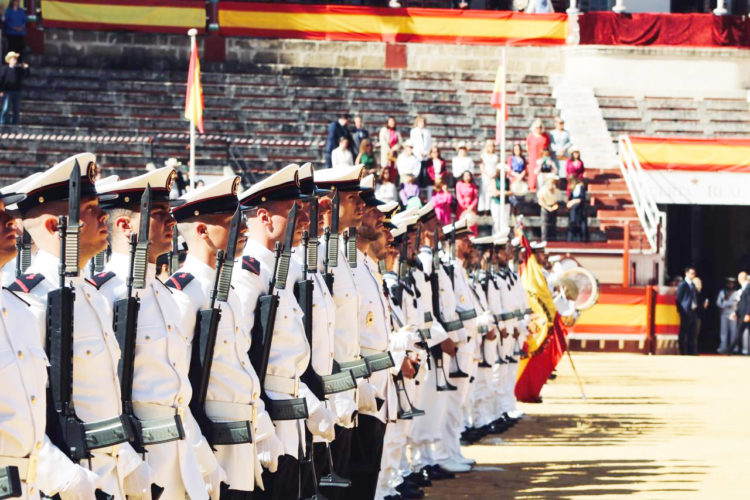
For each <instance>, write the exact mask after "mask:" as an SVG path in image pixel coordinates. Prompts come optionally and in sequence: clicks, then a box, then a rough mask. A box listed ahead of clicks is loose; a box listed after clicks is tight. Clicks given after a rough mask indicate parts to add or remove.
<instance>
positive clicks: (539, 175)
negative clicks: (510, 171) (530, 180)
mask: <svg viewBox="0 0 750 500" xmlns="http://www.w3.org/2000/svg"><path fill="white" fill-rule="evenodd" d="M534 173H535V174H536V180H537V183H538V185H540V186H541V185H543V184H544V178H545V177H546V176H548V175H551V174H555V176H557V166H556V165H555V162H554V160H553V159H552V154H551V153H550V150H549V149H545V150H543V151H542V156H541V157H540V158H539V159H538V160H537V161H536V168H535V169H534Z"/></svg>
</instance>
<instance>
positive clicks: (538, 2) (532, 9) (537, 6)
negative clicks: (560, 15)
mask: <svg viewBox="0 0 750 500" xmlns="http://www.w3.org/2000/svg"><path fill="white" fill-rule="evenodd" d="M528 2H529V3H528V4H527V5H526V12H527V13H529V14H551V13H552V12H555V9H554V7H553V6H552V0H528Z"/></svg>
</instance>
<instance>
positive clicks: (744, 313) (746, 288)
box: [729, 271, 750, 354]
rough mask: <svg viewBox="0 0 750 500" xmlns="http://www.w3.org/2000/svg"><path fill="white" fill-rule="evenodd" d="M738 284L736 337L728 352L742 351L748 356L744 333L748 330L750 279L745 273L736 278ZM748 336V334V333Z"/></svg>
mask: <svg viewBox="0 0 750 500" xmlns="http://www.w3.org/2000/svg"><path fill="white" fill-rule="evenodd" d="M737 281H739V283H740V287H741V288H740V290H741V292H740V301H739V302H738V303H737V331H738V332H739V335H737V338H736V339H733V341H734V342H733V343H732V345H731V346H729V351H730V352H732V351H734V352H738V351H739V350H740V349H742V354H748V341H747V340H745V332H747V331H748V330H750V278H748V275H747V273H746V272H744V271H743V272H741V273H740V274H739V276H738V277H737ZM748 335H750V333H748Z"/></svg>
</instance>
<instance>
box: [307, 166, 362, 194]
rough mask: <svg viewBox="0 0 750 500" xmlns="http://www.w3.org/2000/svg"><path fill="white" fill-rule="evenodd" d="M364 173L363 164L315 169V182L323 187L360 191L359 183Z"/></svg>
mask: <svg viewBox="0 0 750 500" xmlns="http://www.w3.org/2000/svg"><path fill="white" fill-rule="evenodd" d="M363 173H364V167H363V166H362V165H354V166H353V167H336V168H321V169H318V170H316V171H315V174H314V176H315V184H316V185H318V186H319V187H321V188H322V189H338V190H339V191H359V190H360V188H359V183H360V180H361V179H362V175H363Z"/></svg>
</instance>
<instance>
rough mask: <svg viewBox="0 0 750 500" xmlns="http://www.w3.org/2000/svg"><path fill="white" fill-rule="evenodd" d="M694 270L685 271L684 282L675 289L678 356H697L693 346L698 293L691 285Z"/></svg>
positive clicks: (687, 269)
mask: <svg viewBox="0 0 750 500" xmlns="http://www.w3.org/2000/svg"><path fill="white" fill-rule="evenodd" d="M693 278H695V268H693V267H688V268H686V269H685V280H684V281H683V282H682V283H680V285H679V286H678V287H677V312H678V313H679V314H680V334H679V337H678V342H679V346H680V354H697V353H698V351H697V349H696V345H695V337H696V328H697V327H698V314H697V310H698V293H697V292H696V290H695V285H693Z"/></svg>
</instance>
